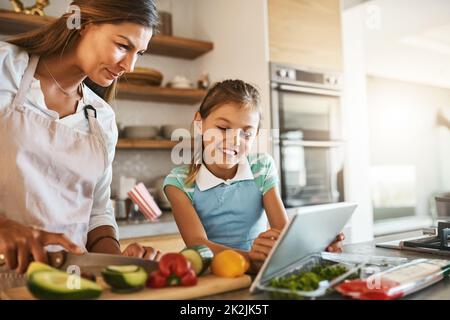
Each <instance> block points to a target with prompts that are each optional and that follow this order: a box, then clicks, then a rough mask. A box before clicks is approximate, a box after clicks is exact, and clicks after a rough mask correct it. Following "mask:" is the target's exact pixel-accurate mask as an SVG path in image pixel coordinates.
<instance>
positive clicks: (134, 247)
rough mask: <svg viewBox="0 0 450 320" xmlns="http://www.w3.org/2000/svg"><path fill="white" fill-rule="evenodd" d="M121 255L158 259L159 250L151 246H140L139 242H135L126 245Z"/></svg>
mask: <svg viewBox="0 0 450 320" xmlns="http://www.w3.org/2000/svg"><path fill="white" fill-rule="evenodd" d="M122 255H123V256H126V257H135V258H142V259H147V260H156V261H158V260H159V258H160V256H161V251H159V250H157V249H155V248H152V247H145V246H142V245H140V244H139V243H137V242H135V243H132V244H130V245H128V246H127V247H126V248H125V250H123V252H122Z"/></svg>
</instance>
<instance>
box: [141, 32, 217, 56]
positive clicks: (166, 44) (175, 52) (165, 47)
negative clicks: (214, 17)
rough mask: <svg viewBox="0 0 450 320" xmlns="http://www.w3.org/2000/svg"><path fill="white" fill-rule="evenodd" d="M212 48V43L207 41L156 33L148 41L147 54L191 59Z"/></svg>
mask: <svg viewBox="0 0 450 320" xmlns="http://www.w3.org/2000/svg"><path fill="white" fill-rule="evenodd" d="M213 48H214V46H213V44H212V43H211V42H208V41H201V40H193V39H187V38H180V37H174V36H165V35H161V34H157V35H155V36H154V37H153V38H152V40H151V41H150V45H149V48H148V52H149V54H157V55H161V56H169V57H174V58H182V59H189V60H193V59H195V58H198V57H199V56H201V55H203V54H205V53H207V52H209V51H211V50H212V49H213Z"/></svg>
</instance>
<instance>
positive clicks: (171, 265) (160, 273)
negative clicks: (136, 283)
mask: <svg viewBox="0 0 450 320" xmlns="http://www.w3.org/2000/svg"><path fill="white" fill-rule="evenodd" d="M158 268H159V270H157V271H153V272H152V273H151V274H150V277H149V279H148V281H147V286H149V287H150V288H162V287H166V286H178V285H182V286H193V285H195V284H197V276H196V274H195V271H194V270H193V269H192V268H191V264H190V262H189V261H188V260H187V259H186V258H185V257H184V255H182V254H180V253H166V254H165V255H163V256H162V257H161V259H160V261H159V267H158Z"/></svg>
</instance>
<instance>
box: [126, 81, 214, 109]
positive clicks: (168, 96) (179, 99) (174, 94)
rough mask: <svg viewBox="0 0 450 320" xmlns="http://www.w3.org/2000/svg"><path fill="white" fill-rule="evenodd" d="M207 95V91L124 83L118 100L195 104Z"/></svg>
mask: <svg viewBox="0 0 450 320" xmlns="http://www.w3.org/2000/svg"><path fill="white" fill-rule="evenodd" d="M205 95H206V91H205V90H199V89H177V88H166V87H152V86H143V85H138V84H131V83H123V82H121V83H119V84H118V85H117V99H129V100H140V101H142V100H149V101H156V102H170V103H183V104H195V103H199V102H201V101H202V99H203V98H204V96H205Z"/></svg>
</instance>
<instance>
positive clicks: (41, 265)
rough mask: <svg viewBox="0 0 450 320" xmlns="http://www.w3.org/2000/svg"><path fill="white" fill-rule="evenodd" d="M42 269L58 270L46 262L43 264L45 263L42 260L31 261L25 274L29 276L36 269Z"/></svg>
mask: <svg viewBox="0 0 450 320" xmlns="http://www.w3.org/2000/svg"><path fill="white" fill-rule="evenodd" d="M43 270H45V271H59V270H58V269H55V268H52V267H50V266H49V265H48V264H45V263H42V262H36V261H33V262H31V263H30V264H29V266H28V269H27V273H26V275H27V277H28V278H29V277H30V276H31V274H32V273H34V272H36V271H43Z"/></svg>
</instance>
